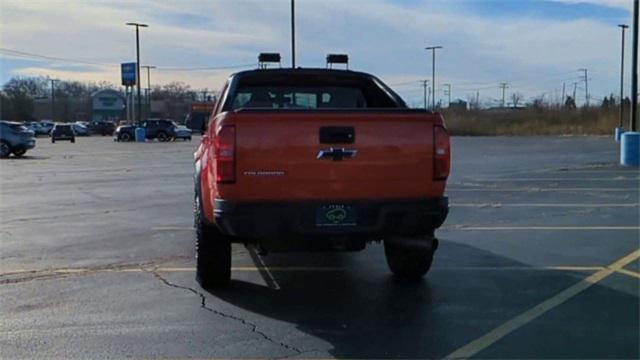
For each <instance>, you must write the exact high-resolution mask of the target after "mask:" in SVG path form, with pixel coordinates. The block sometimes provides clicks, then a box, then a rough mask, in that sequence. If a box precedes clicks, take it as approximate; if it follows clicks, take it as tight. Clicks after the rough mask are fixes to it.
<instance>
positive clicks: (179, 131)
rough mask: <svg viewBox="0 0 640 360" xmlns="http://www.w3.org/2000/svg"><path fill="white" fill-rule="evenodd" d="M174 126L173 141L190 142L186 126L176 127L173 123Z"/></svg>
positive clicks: (189, 133)
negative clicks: (174, 134) (174, 135)
mask: <svg viewBox="0 0 640 360" xmlns="http://www.w3.org/2000/svg"><path fill="white" fill-rule="evenodd" d="M174 126H175V130H174V131H175V133H176V137H175V139H182V140H184V141H187V140H189V141H191V133H192V131H191V129H188V128H187V127H186V126H183V125H178V124H176V123H174Z"/></svg>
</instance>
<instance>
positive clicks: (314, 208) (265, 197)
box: [194, 68, 450, 288]
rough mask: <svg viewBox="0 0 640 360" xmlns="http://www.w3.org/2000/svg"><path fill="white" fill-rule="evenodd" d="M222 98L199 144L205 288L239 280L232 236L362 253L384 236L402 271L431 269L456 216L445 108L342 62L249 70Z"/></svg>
mask: <svg viewBox="0 0 640 360" xmlns="http://www.w3.org/2000/svg"><path fill="white" fill-rule="evenodd" d="M220 99H222V100H221V101H223V103H222V104H219V105H218V107H217V108H216V110H215V111H214V113H213V115H212V119H213V120H212V121H213V122H212V123H211V124H210V126H209V127H208V129H207V130H206V132H205V134H204V136H203V140H202V142H201V144H200V145H199V147H198V149H197V150H196V152H195V153H194V158H195V176H194V180H195V186H194V188H195V196H194V209H195V211H194V216H195V219H194V220H195V226H196V247H195V248H196V279H197V280H198V282H199V283H200V284H201V286H203V287H204V288H207V287H219V286H225V285H227V284H228V283H229V280H230V276H231V244H232V243H244V244H253V245H255V246H257V247H258V248H259V249H260V250H261V251H265V252H266V251H272V252H278V251H308V250H332V251H341V250H342V251H360V250H363V249H364V248H365V246H366V244H367V243H370V242H373V241H379V240H383V241H384V250H385V255H386V261H387V265H388V266H389V269H390V270H391V272H392V273H393V274H394V275H395V276H396V277H399V278H403V279H408V280H417V279H420V278H421V277H422V276H424V275H425V274H426V273H427V272H428V271H429V269H430V268H431V264H432V261H433V256H434V253H435V251H436V249H437V248H438V240H437V238H436V237H435V230H436V229H437V228H439V227H440V226H441V225H442V223H443V222H444V220H445V218H446V216H447V214H448V200H447V197H446V196H445V195H444V191H445V187H446V184H447V177H448V176H449V169H450V145H449V135H448V134H447V130H446V128H445V125H444V119H443V117H442V115H441V114H439V113H432V112H428V111H425V110H418V109H409V108H408V107H407V105H406V104H405V102H404V101H403V100H402V99H401V98H400V97H399V96H398V95H397V94H396V93H395V92H394V91H393V90H392V89H391V88H389V87H388V86H386V85H385V84H384V83H383V82H382V81H381V80H379V79H378V78H376V77H374V76H372V75H369V74H366V73H361V72H356V71H350V70H336V69H301V68H297V69H261V70H251V71H244V72H240V73H237V74H234V75H232V76H231V77H230V78H229V80H228V81H227V84H226V85H225V87H224V90H223V91H222V93H221V96H220Z"/></svg>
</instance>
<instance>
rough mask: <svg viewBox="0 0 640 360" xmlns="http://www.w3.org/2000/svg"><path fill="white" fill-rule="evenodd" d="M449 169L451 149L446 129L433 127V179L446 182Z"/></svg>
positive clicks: (439, 126) (438, 126)
mask: <svg viewBox="0 0 640 360" xmlns="http://www.w3.org/2000/svg"><path fill="white" fill-rule="evenodd" d="M450 169H451V147H450V145H449V134H448V133H447V129H445V128H444V126H441V125H435V126H434V127H433V179H434V180H446V179H447V177H449V171H450Z"/></svg>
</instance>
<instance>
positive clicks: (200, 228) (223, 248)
mask: <svg viewBox="0 0 640 360" xmlns="http://www.w3.org/2000/svg"><path fill="white" fill-rule="evenodd" d="M193 207H194V222H195V227H196V281H198V283H200V286H202V287H203V288H205V289H212V288H222V287H225V286H228V285H229V282H230V280H231V241H229V237H227V236H225V235H223V234H221V233H220V230H218V228H216V227H215V226H212V225H209V224H207V223H205V219H204V215H203V213H202V208H201V206H200V199H199V198H198V197H197V196H196V197H195V200H194V204H193Z"/></svg>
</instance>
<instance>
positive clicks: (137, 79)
mask: <svg viewBox="0 0 640 360" xmlns="http://www.w3.org/2000/svg"><path fill="white" fill-rule="evenodd" d="M127 25H129V26H135V27H136V87H137V90H138V106H137V107H136V120H137V121H138V125H139V124H140V123H142V118H141V111H140V109H141V106H142V104H141V94H140V28H141V27H148V26H149V25H147V24H140V23H133V22H131V23H127Z"/></svg>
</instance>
